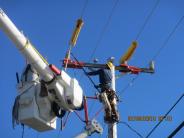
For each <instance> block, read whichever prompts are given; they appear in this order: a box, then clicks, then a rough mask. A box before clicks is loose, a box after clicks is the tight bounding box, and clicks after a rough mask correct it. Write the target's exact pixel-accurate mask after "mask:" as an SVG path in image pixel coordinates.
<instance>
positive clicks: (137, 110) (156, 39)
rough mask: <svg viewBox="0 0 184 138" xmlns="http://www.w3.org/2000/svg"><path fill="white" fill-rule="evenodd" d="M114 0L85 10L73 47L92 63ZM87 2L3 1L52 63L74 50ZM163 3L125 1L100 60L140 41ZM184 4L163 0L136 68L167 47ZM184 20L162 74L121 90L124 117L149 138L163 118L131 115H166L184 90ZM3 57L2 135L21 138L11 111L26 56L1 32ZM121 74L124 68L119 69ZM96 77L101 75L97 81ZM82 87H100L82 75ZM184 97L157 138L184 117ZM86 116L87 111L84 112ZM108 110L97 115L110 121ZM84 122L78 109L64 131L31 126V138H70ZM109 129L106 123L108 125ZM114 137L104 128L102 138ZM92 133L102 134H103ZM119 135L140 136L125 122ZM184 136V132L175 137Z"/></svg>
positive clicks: (164, 54)
mask: <svg viewBox="0 0 184 138" xmlns="http://www.w3.org/2000/svg"><path fill="white" fill-rule="evenodd" d="M114 2H115V0H101V1H99V0H89V2H88V5H87V7H86V10H85V12H84V15H83V20H84V27H83V28H82V31H81V34H80V36H79V39H78V42H77V46H76V47H75V48H74V49H73V53H74V54H75V56H76V57H77V58H78V59H79V60H81V61H88V60H89V58H90V55H91V53H92V51H93V50H94V48H95V46H96V45H97V41H98V39H99V37H101V32H102V30H103V28H104V26H105V24H106V22H107V20H108V16H109V14H110V11H111V9H112V7H113V4H114ZM84 3H85V0H78V1H76V0H60V1H59V0H55V1H51V0H50V1H49V0H45V1H41V0H40V1H36V0H32V1H26V0H0V6H1V8H3V9H4V11H5V12H6V13H7V15H8V16H9V17H10V18H11V19H12V21H13V22H14V23H15V24H16V26H17V27H18V28H19V29H20V30H23V32H24V34H25V35H26V36H27V37H28V38H29V39H30V40H31V42H32V43H33V44H34V45H35V47H36V48H37V49H38V50H39V51H40V53H41V54H42V55H43V56H44V57H46V59H47V60H48V62H49V63H53V64H55V65H57V66H58V67H59V68H61V63H60V60H61V59H63V58H64V56H65V52H66V50H67V48H68V42H69V39H70V37H71V34H72V31H73V28H74V26H75V23H76V20H77V19H78V18H79V17H80V15H81V11H82V8H83V5H84ZM155 3H156V0H139V1H137V0H119V2H118V4H117V6H116V8H115V10H114V12H113V16H112V18H111V20H110V22H109V24H108V26H107V28H106V29H105V32H104V34H103V36H102V39H101V41H100V43H99V44H98V48H97V51H96V53H95V55H94V57H97V58H98V59H99V60H100V62H101V63H103V62H106V59H107V58H108V57H110V56H114V57H115V58H116V64H118V61H119V58H120V57H121V55H122V54H123V53H124V52H125V51H126V49H127V48H128V47H129V45H130V43H131V42H132V41H133V40H134V39H135V37H136V35H137V33H138V32H139V30H140V28H141V26H142V25H143V23H144V21H145V19H146V17H147V15H148V14H149V13H150V11H151V9H152V8H153V6H154V4H155ZM183 5H184V1H182V0H160V3H159V5H158V6H157V8H156V9H155V11H154V13H153V15H152V16H151V18H150V19H149V22H148V23H147V24H146V26H145V28H144V30H143V32H142V33H141V35H140V37H139V39H138V43H139V46H138V48H137V50H136V52H135V54H134V56H133V58H132V59H131V60H130V62H129V64H130V65H135V66H140V67H145V66H147V64H148V62H149V61H150V59H152V57H153V56H154V55H155V54H156V53H157V51H158V49H159V48H160V47H161V46H162V44H163V43H164V41H165V40H166V38H167V37H168V35H169V33H170V32H171V31H172V30H173V28H174V26H175V25H176V23H177V22H178V21H179V19H180V18H181V17H182V16H183V13H184V8H183ZM183 24H184V21H182V22H181V24H180V25H179V26H178V28H177V30H176V31H175V33H174V34H173V36H172V37H171V38H170V39H169V41H168V43H167V45H166V46H165V48H164V49H163V50H162V51H161V53H160V55H159V56H158V57H157V58H156V61H155V66H156V72H155V74H153V75H150V74H141V75H140V76H139V77H138V79H137V80H136V81H134V83H133V84H132V85H131V86H130V87H129V88H128V89H127V90H126V91H125V92H124V93H123V94H122V97H121V98H122V102H121V103H119V111H120V114H121V120H122V121H125V122H127V123H128V124H130V125H131V126H132V127H133V128H134V129H136V130H137V131H138V132H140V133H141V134H142V135H143V136H146V135H147V134H148V132H149V131H150V130H151V129H152V128H153V127H154V126H155V124H156V123H158V122H157V121H156V122H138V121H132V122H131V121H128V116H157V117H158V116H161V115H164V114H165V113H166V112H167V111H168V109H169V108H170V107H171V106H172V105H173V104H174V102H175V101H176V100H177V99H178V98H179V97H180V95H181V94H182V93H183V82H184V77H183V70H184V64H183V59H184V54H183V51H184V47H183V46H182V44H183V35H184V33H183V30H184V26H183ZM0 59H1V68H0V72H1V83H0V88H1V96H0V101H1V104H0V110H1V115H0V122H1V125H0V135H1V137H2V138H20V137H21V132H22V129H21V127H19V126H17V127H16V129H15V130H13V129H12V123H11V110H12V106H13V103H14V99H15V97H16V94H17V93H16V87H15V85H16V78H15V72H16V71H18V72H20V73H21V71H22V69H23V67H24V65H25V60H24V59H23V57H22V55H20V54H19V52H18V51H17V49H16V48H15V47H14V44H12V42H11V41H10V40H9V39H8V38H7V36H6V35H5V34H4V33H3V32H2V31H0ZM67 72H68V73H69V74H70V75H71V76H73V77H74V76H75V77H77V78H78V79H80V78H81V77H80V76H81V74H82V73H83V72H82V71H79V70H76V71H73V70H68V71H67ZM117 74H118V72H117ZM134 77H135V76H134V75H127V76H124V77H122V78H120V79H118V80H117V82H116V90H117V91H118V92H121V90H122V89H123V88H125V87H126V85H127V84H128V82H129V81H130V80H131V79H132V78H134ZM94 80H95V81H96V82H97V79H96V78H94ZM80 84H81V86H82V87H83V90H84V91H85V93H86V94H87V95H93V94H94V93H95V92H96V91H95V89H94V88H93V87H92V85H91V84H90V82H89V80H88V79H87V78H86V77H85V76H83V77H82V79H80ZM183 104H184V100H182V101H181V102H180V103H179V104H178V105H177V106H176V108H175V109H174V110H173V111H172V112H171V113H170V116H172V121H171V122H167V121H163V122H162V124H161V125H160V126H159V127H158V128H157V129H156V131H155V132H154V133H153V134H152V135H151V138H162V137H167V136H168V135H169V134H170V133H171V132H172V131H173V130H174V129H175V128H176V127H177V126H178V125H179V124H180V123H181V122H182V121H183V116H184V111H183V110H182V109H183ZM99 107H100V104H98V103H97V102H95V104H93V102H92V101H89V109H90V115H91V116H93V114H94V113H95V112H96V111H97V110H98V109H99ZM81 115H83V112H81ZM102 118H103V114H102V113H101V114H100V115H99V117H98V118H97V120H98V121H99V122H100V123H101V124H102V125H103V119H102ZM83 127H84V124H83V123H82V122H80V121H79V120H78V118H77V117H76V116H75V115H74V114H72V115H71V116H70V119H69V121H68V123H67V126H66V128H65V129H64V130H63V131H62V132H60V133H59V123H58V128H57V130H53V131H49V132H45V133H37V132H36V131H34V130H32V129H30V128H27V127H26V128H25V135H24V137H25V138H36V137H38V138H50V137H52V138H59V137H64V138H70V137H72V136H74V135H76V134H77V133H79V132H81V130H82V128H83ZM105 128H107V127H105ZM106 135H107V129H105V131H104V133H103V135H102V136H101V137H102V138H105V137H106ZM92 137H96V138H98V137H99V136H98V135H96V134H95V135H93V136H92ZM118 137H119V138H123V137H126V138H136V137H137V135H136V134H135V133H133V132H132V131H131V130H130V129H129V128H127V127H126V126H124V125H123V124H119V125H118ZM182 137H184V131H183V130H181V131H180V132H179V133H178V134H177V136H176V138H182Z"/></svg>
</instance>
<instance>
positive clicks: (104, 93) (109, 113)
mask: <svg viewBox="0 0 184 138" xmlns="http://www.w3.org/2000/svg"><path fill="white" fill-rule="evenodd" d="M113 60H114V58H113V57H111V58H109V59H108V62H113ZM90 70H93V69H90ZM87 75H90V76H93V75H99V82H100V84H99V85H98V86H96V87H97V88H100V90H101V93H100V95H99V99H100V101H101V102H102V103H103V104H104V105H105V116H104V120H105V121H106V122H109V123H112V122H118V121H119V113H118V111H117V109H116V107H115V105H114V102H113V99H114V98H115V97H116V94H115V91H113V90H112V89H111V80H112V76H111V72H110V70H109V69H98V70H93V71H91V72H88V73H87Z"/></svg>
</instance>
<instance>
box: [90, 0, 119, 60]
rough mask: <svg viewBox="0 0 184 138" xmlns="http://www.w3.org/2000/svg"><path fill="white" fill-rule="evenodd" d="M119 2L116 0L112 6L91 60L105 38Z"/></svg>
mask: <svg viewBox="0 0 184 138" xmlns="http://www.w3.org/2000/svg"><path fill="white" fill-rule="evenodd" d="M118 2H119V0H116V1H115V2H114V5H113V7H112V9H111V11H110V14H109V16H108V19H107V21H106V23H105V25H104V27H103V29H102V31H101V32H100V36H99V38H98V39H97V42H96V45H95V47H94V49H93V51H92V53H91V56H90V58H89V61H91V60H92V58H93V56H94V54H95V53H96V50H97V49H98V47H99V45H100V43H101V41H102V39H103V36H104V34H105V31H106V30H107V28H108V26H109V24H110V21H111V19H112V16H113V13H114V11H115V9H116V7H117V5H118Z"/></svg>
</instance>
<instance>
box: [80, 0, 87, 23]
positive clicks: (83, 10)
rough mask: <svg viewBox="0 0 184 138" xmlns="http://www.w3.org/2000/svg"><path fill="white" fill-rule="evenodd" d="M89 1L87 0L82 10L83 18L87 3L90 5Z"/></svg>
mask: <svg viewBox="0 0 184 138" xmlns="http://www.w3.org/2000/svg"><path fill="white" fill-rule="evenodd" d="M88 1H89V0H85V3H84V6H83V8H82V11H81V15H80V17H81V19H82V18H83V16H84V13H85V10H86V7H87V5H88Z"/></svg>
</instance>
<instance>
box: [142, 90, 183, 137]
mask: <svg viewBox="0 0 184 138" xmlns="http://www.w3.org/2000/svg"><path fill="white" fill-rule="evenodd" d="M183 97H184V93H183V94H182V95H181V96H180V97H179V99H178V100H177V101H176V102H175V103H174V105H173V106H172V107H171V108H170V109H169V110H168V111H167V113H166V114H165V115H164V117H163V119H161V120H160V121H159V122H158V123H157V124H156V125H155V126H154V127H153V128H152V129H151V131H150V132H149V133H148V134H147V136H146V137H145V138H148V137H149V136H151V134H152V133H153V132H154V131H155V130H156V128H157V127H158V126H159V125H160V124H161V123H162V121H163V120H164V119H165V118H166V117H167V116H168V114H169V113H170V112H171V111H172V110H173V109H174V108H175V106H176V105H177V104H178V103H179V102H180V101H181V100H182V98H183Z"/></svg>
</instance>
